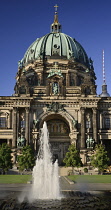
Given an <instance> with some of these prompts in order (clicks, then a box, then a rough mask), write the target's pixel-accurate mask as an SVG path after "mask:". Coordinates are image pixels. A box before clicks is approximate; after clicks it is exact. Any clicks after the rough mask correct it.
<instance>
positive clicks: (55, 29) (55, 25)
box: [51, 4, 61, 33]
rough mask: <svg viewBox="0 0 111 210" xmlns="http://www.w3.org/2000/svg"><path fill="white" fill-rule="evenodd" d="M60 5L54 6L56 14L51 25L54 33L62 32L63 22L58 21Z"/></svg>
mask: <svg viewBox="0 0 111 210" xmlns="http://www.w3.org/2000/svg"><path fill="white" fill-rule="evenodd" d="M58 7H59V6H58V5H57V4H56V5H55V6H54V8H55V15H54V22H53V23H52V25H51V32H52V33H58V32H61V24H60V23H59V21H58Z"/></svg>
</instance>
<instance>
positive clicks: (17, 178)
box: [0, 175, 32, 184]
mask: <svg viewBox="0 0 111 210" xmlns="http://www.w3.org/2000/svg"><path fill="white" fill-rule="evenodd" d="M31 178H32V176H31V175H0V184H17V183H19V184H25V183H27V182H28V181H30V180H31Z"/></svg>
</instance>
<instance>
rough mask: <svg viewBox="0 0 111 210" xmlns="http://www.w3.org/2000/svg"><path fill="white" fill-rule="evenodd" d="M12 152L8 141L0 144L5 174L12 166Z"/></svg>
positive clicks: (0, 162)
mask: <svg viewBox="0 0 111 210" xmlns="http://www.w3.org/2000/svg"><path fill="white" fill-rule="evenodd" d="M11 152H12V151H11V149H10V147H9V146H8V145H7V144H6V143H3V144H2V145H0V169H1V170H2V173H3V174H4V173H5V172H7V171H8V170H9V169H11V168H12V156H11Z"/></svg>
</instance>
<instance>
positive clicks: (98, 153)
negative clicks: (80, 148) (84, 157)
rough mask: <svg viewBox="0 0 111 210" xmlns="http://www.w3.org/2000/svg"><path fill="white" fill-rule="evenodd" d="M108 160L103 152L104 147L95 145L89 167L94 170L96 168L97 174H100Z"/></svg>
mask: <svg viewBox="0 0 111 210" xmlns="http://www.w3.org/2000/svg"><path fill="white" fill-rule="evenodd" d="M108 161H109V158H108V156H107V151H105V147H104V145H102V144H100V145H97V146H96V148H95V154H94V155H92V157H91V165H92V166H93V167H94V168H98V170H99V172H100V173H101V174H102V173H103V171H104V169H106V168H107V167H108Z"/></svg>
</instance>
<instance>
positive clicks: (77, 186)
mask: <svg viewBox="0 0 111 210" xmlns="http://www.w3.org/2000/svg"><path fill="white" fill-rule="evenodd" d="M60 185H61V189H62V190H79V191H111V184H110V183H106V184H104V183H74V184H69V183H68V181H67V180H65V178H64V177H61V178H60Z"/></svg>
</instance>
